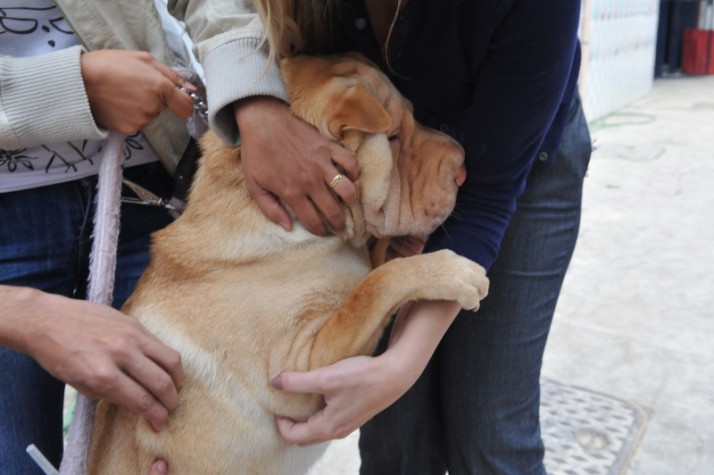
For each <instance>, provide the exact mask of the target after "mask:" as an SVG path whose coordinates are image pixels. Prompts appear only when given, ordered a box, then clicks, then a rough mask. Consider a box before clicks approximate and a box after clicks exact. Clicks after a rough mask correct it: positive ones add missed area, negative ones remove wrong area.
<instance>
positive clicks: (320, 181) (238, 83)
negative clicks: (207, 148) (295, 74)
mask: <svg viewBox="0 0 714 475" xmlns="http://www.w3.org/2000/svg"><path fill="white" fill-rule="evenodd" d="M168 6H169V11H170V12H171V13H172V14H173V15H174V16H176V17H177V18H179V19H181V20H183V21H184V22H185V23H186V27H187V30H188V32H189V34H190V36H191V38H192V39H193V40H194V44H195V51H196V53H197V57H198V59H199V61H200V62H201V64H202V66H203V68H204V71H205V75H206V89H207V95H208V109H209V123H210V124H211V128H212V129H213V130H214V131H215V132H216V133H217V134H218V136H219V137H220V138H221V139H222V140H223V141H224V142H225V143H227V144H229V145H238V144H240V145H241V161H242V166H243V173H244V176H245V179H246V185H247V188H248V191H249V192H250V193H251V196H252V197H253V198H254V199H255V201H256V203H257V204H258V206H259V207H260V209H261V210H262V211H263V213H264V214H265V215H266V216H267V217H268V218H269V219H271V220H272V221H273V222H276V223H278V224H280V225H281V226H283V227H284V228H286V229H288V230H289V229H291V228H292V219H291V217H290V215H289V214H288V211H287V210H286V208H285V206H284V205H287V207H289V208H290V209H291V210H292V211H293V212H294V214H295V217H296V218H297V219H298V221H300V222H301V223H302V224H303V225H304V226H305V227H306V228H307V229H308V230H309V231H311V232H313V233H315V234H326V233H327V227H326V226H325V221H327V223H329V224H330V226H331V227H332V228H333V229H341V228H342V227H343V225H344V212H343V210H342V204H341V203H340V199H341V200H342V201H345V202H347V203H353V201H354V199H355V198H356V188H355V186H354V184H353V183H352V181H351V180H354V179H356V178H357V175H358V173H359V171H358V168H357V163H356V159H355V157H354V155H353V154H352V153H351V152H349V151H347V150H345V149H343V148H342V147H340V146H338V145H337V144H335V143H333V142H331V141H329V140H327V139H326V138H325V137H323V136H322V135H320V134H319V133H318V131H317V130H316V129H315V128H314V127H312V126H309V125H308V124H306V123H305V122H303V121H302V120H300V119H298V118H297V117H295V116H294V115H293V114H292V113H291V112H290V110H289V107H288V97H287V93H286V91H285V86H284V84H283V81H282V78H281V76H280V72H279V70H278V67H277V65H276V64H275V63H273V62H269V58H268V56H269V55H268V51H267V46H268V45H267V43H266V42H265V41H264V35H265V30H264V28H263V25H262V23H261V21H260V18H259V17H258V15H257V14H256V13H255V12H254V11H253V10H251V9H249V8H246V7H244V6H243V4H242V3H241V2H226V1H224V0H208V1H205V2H196V1H193V2H191V1H186V0H184V1H169V4H168ZM337 173H343V174H344V175H345V179H342V180H340V181H339V182H338V183H337V185H336V186H335V187H334V188H333V189H331V188H330V186H329V183H330V182H331V181H332V179H333V178H334V177H335V176H336V175H337ZM333 192H334V193H335V194H334V195H333ZM338 197H339V199H338ZM323 218H324V220H323Z"/></svg>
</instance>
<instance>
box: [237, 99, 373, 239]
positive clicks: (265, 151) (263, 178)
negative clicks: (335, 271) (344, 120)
mask: <svg viewBox="0 0 714 475" xmlns="http://www.w3.org/2000/svg"><path fill="white" fill-rule="evenodd" d="M234 110H235V117H236V122H237V123H238V127H239V129H240V131H241V164H242V166H243V175H244V178H245V183H246V187H247V189H248V191H249V192H250V194H251V196H252V197H253V199H254V200H255V202H256V203H257V205H258V206H259V207H260V209H261V211H262V212H263V213H264V214H265V216H267V217H268V218H269V219H270V220H271V221H273V222H275V223H277V224H280V225H281V226H282V227H283V228H285V229H286V230H291V229H292V221H291V219H290V216H289V215H288V213H287V211H286V210H285V209H284V208H283V206H282V205H281V204H280V202H279V200H278V198H280V199H282V200H283V201H284V202H285V203H286V204H287V205H288V206H289V207H290V208H291V209H292V210H293V212H294V213H295V215H296V217H297V219H298V220H299V221H300V223H302V225H303V226H305V228H306V229H307V230H308V231H310V232H312V233H313V234H317V235H325V234H327V232H328V229H327V227H326V226H325V223H324V222H323V218H322V217H324V219H325V220H326V221H327V222H328V223H329V225H330V226H331V227H332V228H333V229H335V230H340V229H342V228H343V227H344V225H345V216H344V211H343V205H342V203H341V202H340V199H342V200H343V201H344V202H345V203H348V204H352V203H354V201H355V200H356V199H357V189H356V188H355V185H354V183H352V181H354V180H356V179H357V177H358V176H359V167H358V165H357V160H356V158H355V156H354V154H353V153H352V152H350V151H349V150H347V149H345V148H343V147H341V146H340V145H338V144H336V143H334V142H332V141H330V140H328V139H326V138H325V137H323V136H322V135H321V134H320V133H319V132H318V131H317V129H315V128H314V127H312V126H311V125H309V124H307V123H306V122H304V121H303V120H301V119H299V118H297V117H296V116H295V115H293V114H292V112H290V109H289V108H288V105H287V104H285V103H284V102H282V101H280V100H278V99H275V98H273V97H267V96H258V97H252V98H247V99H243V100H241V101H238V102H237V103H236V104H235V107H234ZM338 173H342V174H344V175H345V176H344V177H343V178H341V179H338V180H334V178H335V177H336V176H337V174H338ZM333 181H334V183H333V186H331V185H330V183H331V182H333Z"/></svg>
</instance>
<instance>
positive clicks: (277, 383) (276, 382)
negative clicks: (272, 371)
mask: <svg viewBox="0 0 714 475" xmlns="http://www.w3.org/2000/svg"><path fill="white" fill-rule="evenodd" d="M270 384H271V385H272V386H273V387H274V388H275V389H277V390H278V391H282V390H283V380H282V378H281V377H280V375H277V376H276V377H274V378H273V379H272V380H271V381H270Z"/></svg>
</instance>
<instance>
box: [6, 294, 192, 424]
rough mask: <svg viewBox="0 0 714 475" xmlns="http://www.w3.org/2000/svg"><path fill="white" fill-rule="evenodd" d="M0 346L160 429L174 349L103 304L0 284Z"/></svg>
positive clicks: (174, 372) (173, 401)
mask: <svg viewBox="0 0 714 475" xmlns="http://www.w3.org/2000/svg"><path fill="white" fill-rule="evenodd" d="M0 300H2V302H3V303H4V305H3V308H4V310H7V311H4V312H3V314H4V316H3V318H2V319H0V346H6V347H8V348H11V349H14V350H18V351H22V352H24V353H27V354H29V355H30V356H32V357H33V358H34V359H35V360H36V361H37V362H38V363H39V364H40V365H41V366H42V367H43V368H45V369H46V370H47V371H48V372H50V373H51V374H52V375H53V376H55V377H56V378H58V379H60V380H62V381H64V382H66V383H68V384H70V385H72V386H73V387H74V388H76V389H77V390H78V391H79V392H81V393H82V394H85V395H87V396H90V397H99V398H104V399H107V400H109V401H112V402H115V403H117V404H120V405H122V406H124V407H126V408H128V409H129V410H131V411H133V412H135V413H137V414H140V415H142V416H144V417H146V419H148V421H149V423H150V424H151V426H152V427H153V428H154V430H157V431H158V430H160V429H161V427H162V426H163V424H164V422H165V420H166V417H167V416H168V414H169V413H170V412H172V411H173V410H174V409H176V407H177V405H178V402H179V399H178V390H179V388H180V387H181V383H182V381H183V370H182V368H181V357H180V355H179V354H178V353H177V352H175V351H174V350H172V349H171V348H169V347H167V346H165V345H164V344H163V343H162V342H161V341H159V340H158V339H157V338H156V337H155V336H153V335H152V334H151V333H150V332H149V331H148V330H146V329H145V328H144V327H143V326H141V324H140V323H139V322H138V321H137V320H136V319H134V318H131V317H129V316H127V315H124V314H123V313H121V312H119V311H118V310H115V309H113V308H111V307H107V306H104V305H98V304H95V303H91V302H88V301H84V300H75V299H70V298H66V297H61V296H57V295H53V294H47V293H44V292H40V291H38V290H34V289H29V288H22V287H10V286H0Z"/></svg>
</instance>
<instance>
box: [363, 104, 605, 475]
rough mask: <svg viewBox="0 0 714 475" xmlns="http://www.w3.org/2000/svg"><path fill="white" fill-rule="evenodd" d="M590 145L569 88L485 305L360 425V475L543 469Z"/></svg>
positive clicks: (527, 474)
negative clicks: (555, 352) (551, 153)
mask: <svg viewBox="0 0 714 475" xmlns="http://www.w3.org/2000/svg"><path fill="white" fill-rule="evenodd" d="M590 152H591V142H590V135H589V132H588V129H587V124H586V122H585V119H584V117H583V114H582V109H581V107H580V101H579V98H577V97H576V98H575V99H574V101H573V105H572V106H571V111H570V118H569V121H568V123H567V126H566V128H565V133H564V136H563V139H562V142H561V145H560V148H559V152H558V156H557V157H556V160H555V161H554V163H553V164H552V165H551V164H544V163H540V162H538V161H537V162H536V163H535V164H534V166H533V169H532V170H531V172H530V175H529V178H528V184H527V188H526V191H525V193H524V194H523V195H522V196H521V197H520V199H519V201H518V209H517V211H516V212H515V214H514V215H513V216H512V219H511V222H510V224H509V227H508V230H507V232H506V234H505V237H504V240H503V242H502V245H501V250H500V254H499V256H498V258H497V260H496V261H495V263H494V265H493V267H492V268H491V271H490V272H489V277H490V279H491V285H490V294H489V295H488V297H486V299H485V300H484V301H483V302H482V305H481V309H480V310H479V311H478V312H477V313H475V314H474V313H470V312H462V313H461V314H460V315H459V316H458V317H457V319H456V320H455V321H454V323H453V325H452V326H451V328H449V330H448V332H447V333H446V335H445V336H444V339H443V340H442V342H441V343H440V345H439V347H438V349H437V351H436V353H435V355H434V357H433V358H432V360H431V361H430V363H429V365H428V366H427V368H426V370H425V372H424V374H423V375H422V376H421V377H420V379H419V380H418V381H417V383H416V384H415V385H414V386H413V387H412V388H411V389H410V390H409V391H408V392H407V393H406V394H405V395H404V396H403V397H402V398H401V399H400V400H399V401H397V402H396V403H395V404H394V405H392V406H391V407H389V408H388V409H386V410H385V411H383V412H382V413H381V414H379V415H377V416H376V417H375V418H373V419H372V420H371V421H369V422H368V423H367V424H366V425H365V426H364V427H363V428H362V433H361V438H360V451H361V456H362V467H361V472H360V473H361V474H362V475H432V474H433V475H437V474H438V475H443V474H444V472H445V471H446V470H448V472H449V474H450V475H465V474H478V475H486V474H502V475H507V474H508V475H540V474H544V473H545V469H544V466H543V455H544V448H543V443H542V440H541V435H540V426H539V405H540V390H539V379H540V370H541V364H542V359H543V352H544V349H545V344H546V340H547V336H548V331H549V329H550V325H551V321H552V317H553V312H554V311H555V305H556V302H557V299H558V294H559V292H560V288H561V285H562V282H563V278H564V276H565V272H566V269H567V267H568V264H569V262H570V258H571V256H572V252H573V249H574V247H575V241H576V238H577V234H578V228H579V224H580V209H581V208H580V205H581V196H582V183H583V178H584V176H585V171H586V168H587V164H588V161H589V158H590ZM385 341H386V339H383V341H382V344H381V347H382V348H381V349H380V350H379V351H381V350H382V349H383V348H384V343H385Z"/></svg>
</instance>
